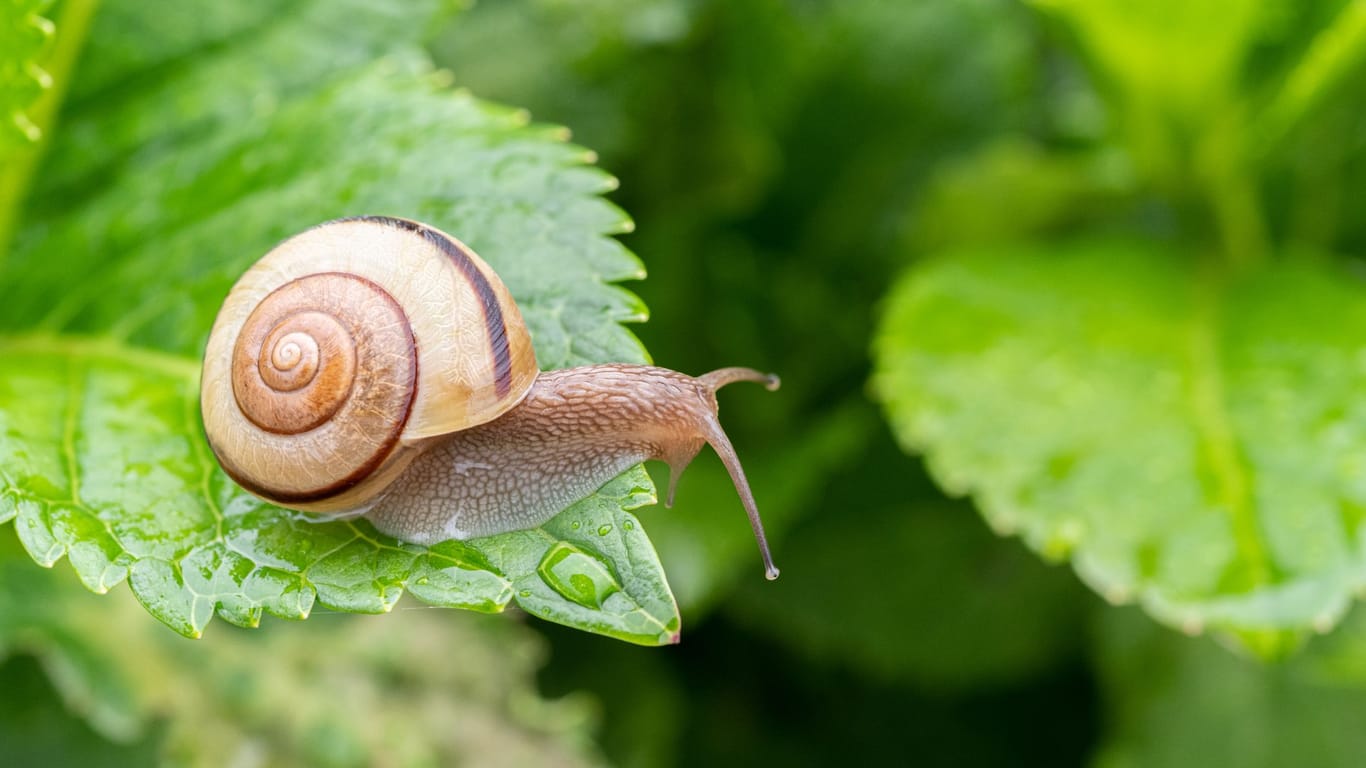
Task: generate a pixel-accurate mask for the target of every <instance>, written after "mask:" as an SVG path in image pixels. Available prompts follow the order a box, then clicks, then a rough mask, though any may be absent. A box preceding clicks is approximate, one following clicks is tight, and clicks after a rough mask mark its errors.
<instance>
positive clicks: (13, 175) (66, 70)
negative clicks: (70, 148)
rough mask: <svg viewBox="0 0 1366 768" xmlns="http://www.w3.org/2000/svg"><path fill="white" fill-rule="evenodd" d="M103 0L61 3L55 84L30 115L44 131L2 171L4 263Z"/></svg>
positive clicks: (51, 67) (0, 251)
mask: <svg viewBox="0 0 1366 768" xmlns="http://www.w3.org/2000/svg"><path fill="white" fill-rule="evenodd" d="M98 5H99V0H65V1H64V2H63V3H62V4H61V5H60V6H59V7H60V9H61V10H60V12H59V14H58V16H57V20H56V26H57V36H56V45H54V46H53V48H52V54H51V56H50V57H49V58H48V60H47V61H46V62H45V64H46V67H45V68H46V69H47V71H48V73H49V74H51V75H52V87H51V88H49V89H47V91H45V92H44V93H43V95H42V96H40V97H39V98H38V101H37V102H35V103H34V105H33V108H32V110H30V112H29V115H30V117H31V119H32V120H33V123H34V125H36V126H38V130H40V131H42V135H41V136H40V137H39V139H38V141H36V142H34V143H33V144H31V145H29V146H27V147H24V148H23V149H19V150H17V151H15V153H14V154H13V155H12V156H10V157H9V158H8V159H7V160H6V161H5V166H6V168H5V173H4V174H2V175H0V267H3V266H4V264H5V260H6V258H7V256H8V255H9V247H10V242H11V241H12V240H13V239H14V230H15V225H16V222H17V221H18V218H19V208H20V206H21V205H23V202H24V199H25V197H26V196H27V194H28V189H29V186H30V184H31V183H32V181H33V174H34V172H35V171H36V170H37V168H38V163H39V161H41V160H42V158H43V154H44V152H46V150H47V146H48V143H49V142H50V141H51V138H52V128H53V126H54V125H55V123H56V120H57V112H58V110H59V109H60V107H61V105H62V99H63V98H64V97H65V96H66V89H67V86H68V85H69V84H70V82H71V74H72V72H73V71H74V70H75V68H76V60H77V59H78V58H80V52H81V49H82V48H83V47H84V43H85V37H86V33H87V32H89V30H90V22H91V20H92V19H93V18H94V16H95V9H96V7H97V6H98Z"/></svg>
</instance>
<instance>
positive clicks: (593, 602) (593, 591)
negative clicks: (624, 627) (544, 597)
mask: <svg viewBox="0 0 1366 768" xmlns="http://www.w3.org/2000/svg"><path fill="white" fill-rule="evenodd" d="M605 527H610V526H605ZM536 573H537V574H539V575H540V577H541V580H542V581H544V582H545V583H546V584H547V585H548V586H549V587H550V588H551V589H553V590H555V591H556V592H558V593H559V594H560V595H561V596H563V597H564V598H566V599H568V600H572V601H574V602H576V603H578V604H579V605H582V606H584V607H585V608H601V607H602V604H603V602H605V601H606V600H607V598H609V597H611V596H612V595H613V594H615V593H617V592H620V591H621V583H620V582H618V581H617V577H616V576H615V575H614V574H613V573H612V567H611V566H610V565H609V564H608V563H607V561H606V560H605V559H603V558H602V557H601V556H600V555H597V554H595V553H592V552H588V551H586V550H583V549H580V548H579V547H576V546H574V545H572V544H566V543H564V542H560V543H559V544H556V545H555V546H553V547H551V548H550V551H549V552H547V553H546V555H545V557H544V558H542V559H541V564H540V565H539V566H537V568H536Z"/></svg>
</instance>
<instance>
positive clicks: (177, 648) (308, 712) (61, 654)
mask: <svg viewBox="0 0 1366 768" xmlns="http://www.w3.org/2000/svg"><path fill="white" fill-rule="evenodd" d="M26 561H27V558H25V557H23V554H22V550H20V549H19V548H18V547H17V546H16V545H15V543H14V540H13V538H12V537H11V536H10V535H9V534H8V533H6V532H4V531H0V584H3V585H4V587H5V588H4V589H0V657H3V656H4V655H6V654H9V653H14V652H17V651H22V652H26V653H30V654H33V655H35V656H36V657H37V658H38V659H39V660H40V661H42V663H43V666H44V668H45V669H46V670H47V671H48V673H49V676H50V677H51V678H52V679H53V681H54V683H55V684H56V687H57V689H58V691H59V693H60V694H61V695H62V698H63V700H64V701H65V702H66V704H67V706H68V707H70V708H71V709H72V710H73V711H74V712H76V713H78V714H81V715H82V716H83V717H85V718H86V719H87V720H88V721H89V722H90V723H91V725H93V726H94V727H95V728H96V729H97V730H98V731H99V732H100V733H102V734H103V735H104V736H105V737H107V738H111V739H114V740H116V741H128V740H131V739H141V738H146V737H147V736H148V735H149V734H151V735H154V736H155V737H156V739H155V740H156V742H158V743H159V744H160V747H159V749H160V752H161V759H162V762H163V763H165V764H172V765H204V766H209V765H225V764H241V763H244V762H245V763H249V764H252V765H262V766H277V765H279V766H283V765H329V766H345V765H377V764H383V765H395V766H398V765H414V766H417V765H452V764H458V763H459V764H463V763H469V762H472V761H473V762H477V763H478V764H480V765H507V766H520V765H544V764H551V763H553V764H555V765H584V764H593V763H595V762H596V759H595V758H594V757H593V755H592V754H591V753H590V752H589V751H588V750H587V749H586V748H585V746H584V744H585V742H586V739H585V735H584V734H585V731H586V728H587V726H588V722H587V715H586V712H585V710H584V709H583V706H582V704H581V703H580V702H577V701H575V700H572V699H564V700H561V701H558V702H546V701H542V700H540V699H539V698H538V697H537V695H536V693H535V685H534V683H533V681H532V679H531V677H532V670H533V669H534V667H535V666H537V665H538V664H539V661H540V656H541V651H540V649H539V646H538V644H537V643H535V642H534V641H533V638H532V637H531V636H530V634H529V633H528V632H527V631H526V630H525V629H524V628H522V627H519V626H517V625H515V624H512V623H509V622H507V621H501V620H499V621H491V620H488V619H482V620H481V619H476V618H475V617H472V616H467V615H460V614H452V613H449V612H444V611H424V610H405V611H400V612H398V613H397V614H396V615H395V616H392V617H388V618H386V619H384V620H378V619H364V618H358V617H347V616H337V615H334V616H330V617H327V618H319V619H316V620H315V621H313V622H310V623H309V624H307V625H290V624H277V625H274V626H273V627H271V629H270V630H267V631H262V632H259V633H243V632H240V631H236V630H225V631H223V632H219V633H215V634H214V635H213V636H212V637H211V638H208V639H206V640H204V641H202V642H197V643H187V642H184V641H183V640H181V639H180V638H177V637H176V636H174V635H172V634H170V633H168V632H163V631H160V630H158V629H156V628H155V625H152V624H150V623H149V622H146V621H142V620H140V619H139V618H138V616H137V614H138V613H139V611H138V610H137V608H136V607H135V606H134V604H133V603H132V602H130V601H129V600H127V599H126V598H125V597H124V596H123V595H122V594H117V595H113V596H110V597H106V598H102V599H101V598H95V597H93V596H91V595H89V594H87V593H85V592H84V591H83V590H81V589H80V587H79V586H78V585H77V584H76V582H75V580H74V579H71V578H70V577H69V575H67V574H64V573H59V574H48V573H44V572H41V571H38V570H37V569H35V568H33V567H32V565H31V564H28V563H27V562H26ZM50 747H51V749H52V750H53V754H63V752H61V751H59V750H62V749H63V748H64V747H63V744H62V743H60V742H54V743H53V744H52V745H50ZM66 754H69V753H66Z"/></svg>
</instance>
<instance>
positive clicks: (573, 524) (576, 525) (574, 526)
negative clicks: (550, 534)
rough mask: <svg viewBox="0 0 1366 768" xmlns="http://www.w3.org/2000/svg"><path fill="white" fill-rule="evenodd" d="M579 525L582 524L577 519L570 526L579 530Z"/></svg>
mask: <svg viewBox="0 0 1366 768" xmlns="http://www.w3.org/2000/svg"><path fill="white" fill-rule="evenodd" d="M579 525H580V524H579V521H578V520H575V521H574V522H572V523H570V524H569V527H570V528H573V529H574V530H576V531H577V530H578V529H579Z"/></svg>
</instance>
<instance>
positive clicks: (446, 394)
mask: <svg viewBox="0 0 1366 768" xmlns="http://www.w3.org/2000/svg"><path fill="white" fill-rule="evenodd" d="M536 372H537V367H536V362H535V355H534V353H533V352H532V350H531V343H530V337H529V336H528V335H527V332H526V327H525V325H524V324H523V322H522V319H521V314H520V313H519V312H518V310H517V307H516V305H515V304H513V302H512V299H511V297H510V296H509V295H508V293H507V289H506V288H505V287H504V286H503V285H502V282H501V281H500V280H499V279H498V277H497V275H496V274H494V273H493V271H492V270H491V269H490V268H489V267H488V265H487V264H485V263H483V261H482V260H481V259H479V258H478V257H477V256H475V255H474V254H473V252H472V251H469V250H468V248H466V247H465V246H463V245H462V244H460V243H459V241H457V240H455V239H454V238H451V237H450V236H448V235H445V234H444V233H442V232H440V231H438V230H435V229H432V228H430V227H426V226H425V225H421V224H418V223H416V222H411V221H407V220H403V219H388V218H380V217H374V218H362V219H343V220H339V221H334V222H329V223H327V224H323V225H320V226H318V227H315V228H314V229H311V230H308V231H306V232H304V233H302V234H300V235H296V236H295V237H293V238H291V239H289V240H286V241H285V242H284V243H281V244H280V245H279V246H278V247H276V248H275V249H274V250H272V251H271V252H270V253H269V254H267V255H266V256H265V257H263V258H262V259H261V260H260V261H259V262H257V264H256V265H254V266H253V267H252V268H251V269H250V270H248V271H247V273H246V274H244V275H243V277H242V278H241V279H240V280H239V281H238V284H237V285H236V286H234V288H233V290H232V292H231V293H230V294H229V296H228V299H227V300H226V301H225V302H224V305H223V308H222V309H221V310H220V312H219V316H218V319H217V321H216V322H215V324H214V330H213V332H212V333H211V334H210V337H209V344H208V348H207V349H206V351H205V358H204V376H203V382H202V385H201V388H202V391H201V401H202V408H203V413H204V426H205V431H206V434H207V436H208V438H209V444H210V445H211V446H212V448H213V451H214V453H215V455H216V456H217V457H218V459H219V463H220V464H221V465H222V466H223V469H224V470H225V471H226V472H227V473H228V475H229V476H231V477H232V479H233V480H235V481H236V482H237V483H238V484H239V485H241V486H242V487H243V488H246V489H247V490H249V491H251V492H252V493H254V494H256V495H257V496H260V497H262V498H265V499H268V500H270V501H273V502H275V503H277V504H281V505H284V506H288V507H293V508H296V509H305V510H312V511H333V512H356V511H362V510H363V508H364V507H365V506H366V505H368V504H371V503H373V501H374V499H375V498H376V497H378V496H379V495H381V494H382V493H383V491H384V489H385V488H386V487H387V486H388V484H389V482H390V481H391V480H392V479H393V477H395V476H396V475H397V474H398V473H400V472H401V471H402V470H403V468H404V467H406V466H407V464H408V462H409V461H411V460H412V458H414V457H415V456H416V454H417V453H418V452H420V451H422V450H425V448H426V447H427V446H429V445H430V444H431V442H432V441H433V440H434V439H435V438H436V437H438V436H441V435H446V434H449V433H451V432H454V431H458V430H460V429H463V428H466V427H468V426H473V425H475V424H480V423H484V422H486V421H489V420H490V419H493V418H495V417H497V416H498V415H500V414H501V413H503V412H505V411H507V410H508V409H509V408H511V407H512V406H513V405H515V404H516V403H518V402H519V401H520V400H521V399H522V398H523V397H524V396H525V394H526V392H527V390H528V389H529V388H530V386H531V382H532V380H533V379H534V378H535V376H536Z"/></svg>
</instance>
